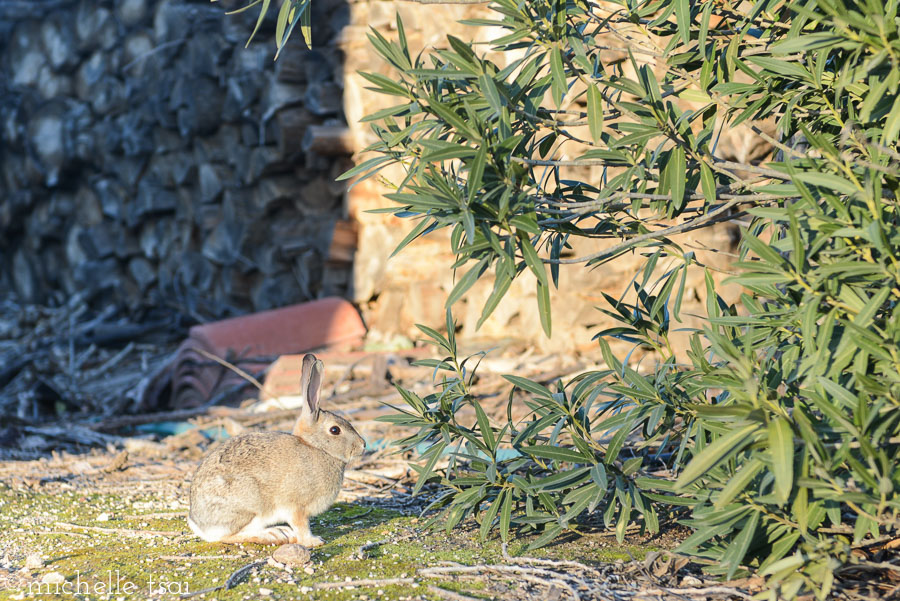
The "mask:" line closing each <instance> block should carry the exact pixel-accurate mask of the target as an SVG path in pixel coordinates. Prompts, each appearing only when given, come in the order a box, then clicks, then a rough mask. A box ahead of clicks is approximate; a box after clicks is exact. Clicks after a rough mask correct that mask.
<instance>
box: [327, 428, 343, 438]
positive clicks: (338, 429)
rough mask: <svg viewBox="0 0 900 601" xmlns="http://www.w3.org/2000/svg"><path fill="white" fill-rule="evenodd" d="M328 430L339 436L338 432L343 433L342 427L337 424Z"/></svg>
mask: <svg viewBox="0 0 900 601" xmlns="http://www.w3.org/2000/svg"><path fill="white" fill-rule="evenodd" d="M328 431H329V432H331V433H332V434H334V435H335V436H337V435H338V434H340V433H341V429H340V428H338V427H337V426H331V428H330V429H329V430H328Z"/></svg>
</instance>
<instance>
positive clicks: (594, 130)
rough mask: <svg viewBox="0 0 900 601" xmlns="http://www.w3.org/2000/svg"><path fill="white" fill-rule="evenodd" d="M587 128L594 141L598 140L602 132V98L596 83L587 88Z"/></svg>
mask: <svg viewBox="0 0 900 601" xmlns="http://www.w3.org/2000/svg"><path fill="white" fill-rule="evenodd" d="M587 114H588V128H589V129H590V131H591V138H592V139H593V140H594V142H595V143H597V142H600V138H601V136H602V134H603V98H602V96H601V95H600V89H599V88H598V87H597V85H596V84H591V85H589V86H588V89H587Z"/></svg>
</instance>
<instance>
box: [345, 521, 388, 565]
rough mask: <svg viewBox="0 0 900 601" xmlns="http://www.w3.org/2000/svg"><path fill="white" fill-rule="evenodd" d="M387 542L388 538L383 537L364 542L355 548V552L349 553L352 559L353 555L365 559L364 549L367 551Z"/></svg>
mask: <svg viewBox="0 0 900 601" xmlns="http://www.w3.org/2000/svg"><path fill="white" fill-rule="evenodd" d="M369 511H371V509H369ZM353 517H357V516H353ZM389 542H390V541H389V540H388V539H384V540H379V541H375V542H374V543H366V544H364V545H362V546H361V547H360V548H359V549H357V550H356V553H354V554H353V555H351V556H350V558H351V559H353V558H354V557H355V558H357V559H366V551H368V550H369V549H374V548H375V547H380V546H381V545H385V544H387V543H389Z"/></svg>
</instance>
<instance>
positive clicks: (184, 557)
mask: <svg viewBox="0 0 900 601" xmlns="http://www.w3.org/2000/svg"><path fill="white" fill-rule="evenodd" d="M246 558H247V556H246V555H160V556H159V557H157V559H162V560H163V561H183V562H191V561H212V560H219V559H246Z"/></svg>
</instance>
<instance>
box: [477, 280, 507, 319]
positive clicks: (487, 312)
mask: <svg viewBox="0 0 900 601" xmlns="http://www.w3.org/2000/svg"><path fill="white" fill-rule="evenodd" d="M512 281H513V279H512V276H510V275H507V274H506V273H504V274H500V273H498V274H497V275H496V276H495V278H494V289H493V291H492V292H491V295H490V296H489V297H488V299H487V301H486V302H485V303H484V308H483V309H482V310H481V317H479V318H478V323H476V324H475V329H476V330H477V329H478V328H480V327H481V324H483V323H484V322H485V321H486V320H487V318H488V317H490V316H491V313H493V312H494V309H496V308H497V305H499V304H500V300H501V299H502V298H503V296H504V295H505V294H506V292H507V291H508V290H509V286H510V284H512Z"/></svg>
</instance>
